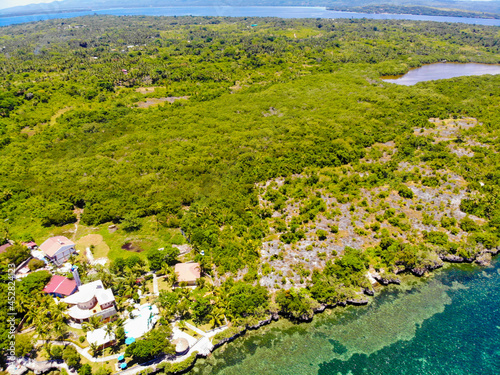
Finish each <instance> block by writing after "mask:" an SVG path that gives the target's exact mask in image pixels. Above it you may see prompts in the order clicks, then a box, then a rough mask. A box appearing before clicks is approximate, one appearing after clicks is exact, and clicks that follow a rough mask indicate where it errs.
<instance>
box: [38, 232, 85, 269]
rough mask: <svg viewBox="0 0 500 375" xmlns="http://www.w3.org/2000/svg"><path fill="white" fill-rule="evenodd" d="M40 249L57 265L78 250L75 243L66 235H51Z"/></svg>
mask: <svg viewBox="0 0 500 375" xmlns="http://www.w3.org/2000/svg"><path fill="white" fill-rule="evenodd" d="M39 249H40V250H41V251H42V252H43V253H44V254H45V256H46V257H47V258H48V259H49V260H50V261H51V262H53V263H54V264H55V265H56V266H60V265H62V264H63V263H64V262H66V261H67V260H68V259H69V257H70V256H71V254H73V253H75V252H76V249H75V243H74V242H72V241H70V240H69V239H67V238H66V237H64V236H57V237H51V238H49V239H47V240H46V241H45V242H44V243H43V244H41V245H40V247H39Z"/></svg>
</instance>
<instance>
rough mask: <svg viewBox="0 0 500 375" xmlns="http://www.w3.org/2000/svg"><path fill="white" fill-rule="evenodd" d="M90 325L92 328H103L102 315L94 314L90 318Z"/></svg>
mask: <svg viewBox="0 0 500 375" xmlns="http://www.w3.org/2000/svg"><path fill="white" fill-rule="evenodd" d="M89 325H90V327H91V328H92V330H96V329H98V328H101V327H102V325H103V322H102V319H101V317H100V316H97V315H93V316H91V317H90V318H89Z"/></svg>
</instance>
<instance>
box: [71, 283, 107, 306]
mask: <svg viewBox="0 0 500 375" xmlns="http://www.w3.org/2000/svg"><path fill="white" fill-rule="evenodd" d="M94 297H95V298H97V302H98V304H99V305H102V304H105V303H108V302H114V301H115V296H114V295H113V291H112V290H111V289H104V285H103V284H102V281H101V280H96V281H92V282H91V283H87V284H84V285H80V286H79V287H78V292H77V293H75V294H73V295H72V296H69V297H66V298H65V299H64V301H63V302H66V303H69V304H70V305H76V304H77V303H85V302H88V301H90V300H91V299H92V298H94Z"/></svg>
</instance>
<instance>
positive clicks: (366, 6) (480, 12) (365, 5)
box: [0, 0, 500, 19]
mask: <svg viewBox="0 0 500 375" xmlns="http://www.w3.org/2000/svg"><path fill="white" fill-rule="evenodd" d="M197 6H198V7H206V6H213V7H221V6H222V7H231V6H232V7H248V6H274V7H280V6H282V7H288V6H297V7H304V6H307V7H326V8H327V9H330V10H336V11H348V12H359V13H392V14H414V15H430V16H448V17H470V18H486V19H491V18H494V19H497V18H499V17H500V16H499V14H500V1H453V0H452V1H447V0H441V1H430V0H416V1H411V2H409V1H405V0H398V1H396V2H391V3H390V4H387V1H386V0H373V1H365V0H354V1H346V0H340V1H332V0H319V1H316V0H305V1H301V0H251V1H243V0H228V1H225V2H221V1H219V0H168V1H165V0H146V1H143V2H140V3H138V2H137V1H134V0H123V1H120V0H109V1H105V0H89V1H86V2H85V4H84V6H82V2H81V1H78V0H62V1H54V2H52V3H40V4H29V5H25V6H17V7H11V8H6V9H0V17H7V16H25V15H34V14H48V13H65V12H81V11H91V10H102V9H120V8H149V7H197Z"/></svg>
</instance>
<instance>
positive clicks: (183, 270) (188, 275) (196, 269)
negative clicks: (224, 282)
mask: <svg viewBox="0 0 500 375" xmlns="http://www.w3.org/2000/svg"><path fill="white" fill-rule="evenodd" d="M200 272H201V268H200V265H199V264H198V263H177V264H176V265H175V273H176V274H177V281H178V282H183V281H185V282H193V281H196V280H198V279H199V278H200Z"/></svg>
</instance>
